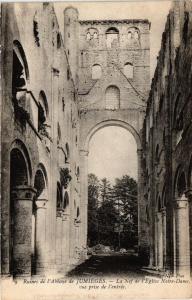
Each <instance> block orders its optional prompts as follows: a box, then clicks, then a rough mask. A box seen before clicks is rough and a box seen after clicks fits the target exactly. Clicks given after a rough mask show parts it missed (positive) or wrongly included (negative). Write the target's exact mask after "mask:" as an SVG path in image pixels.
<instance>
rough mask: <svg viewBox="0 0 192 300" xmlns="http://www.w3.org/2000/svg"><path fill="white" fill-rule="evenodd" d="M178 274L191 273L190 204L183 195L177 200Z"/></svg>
mask: <svg viewBox="0 0 192 300" xmlns="http://www.w3.org/2000/svg"><path fill="white" fill-rule="evenodd" d="M175 242H176V274H179V275H185V276H188V275H189V274H190V245H189V244H190V242H189V206H188V199H187V198H186V197H185V195H183V196H182V197H180V198H177V199H176V200H175Z"/></svg>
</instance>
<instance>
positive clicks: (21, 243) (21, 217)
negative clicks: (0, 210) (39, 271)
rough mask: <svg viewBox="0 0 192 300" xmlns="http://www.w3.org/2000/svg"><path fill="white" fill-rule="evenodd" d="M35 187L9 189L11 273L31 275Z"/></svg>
mask: <svg viewBox="0 0 192 300" xmlns="http://www.w3.org/2000/svg"><path fill="white" fill-rule="evenodd" d="M35 193H36V191H35V189H33V188H32V187H29V186H18V187H15V188H14V189H13V190H12V191H11V197H12V201H14V216H12V217H13V219H14V225H13V226H14V227H13V274H14V275H17V276H31V254H32V253H31V250H32V249H31V248H32V202H33V198H34V196H35Z"/></svg>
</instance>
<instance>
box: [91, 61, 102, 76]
mask: <svg viewBox="0 0 192 300" xmlns="http://www.w3.org/2000/svg"><path fill="white" fill-rule="evenodd" d="M101 75H102V69H101V66H100V65H98V64H95V65H93V66H92V79H99V78H100V77H101Z"/></svg>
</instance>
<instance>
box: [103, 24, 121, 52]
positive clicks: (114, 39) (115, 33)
mask: <svg viewBox="0 0 192 300" xmlns="http://www.w3.org/2000/svg"><path fill="white" fill-rule="evenodd" d="M106 41H107V48H115V47H118V44H119V30H118V29H117V28H115V27H111V28H109V29H108V30H107V31H106Z"/></svg>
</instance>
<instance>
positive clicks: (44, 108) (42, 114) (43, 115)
mask: <svg viewBox="0 0 192 300" xmlns="http://www.w3.org/2000/svg"><path fill="white" fill-rule="evenodd" d="M48 114H49V108H48V103H47V98H46V95H45V93H44V91H41V92H40V93H39V106H38V130H39V131H41V130H44V129H45V126H46V125H45V124H46V120H47V117H48Z"/></svg>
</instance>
